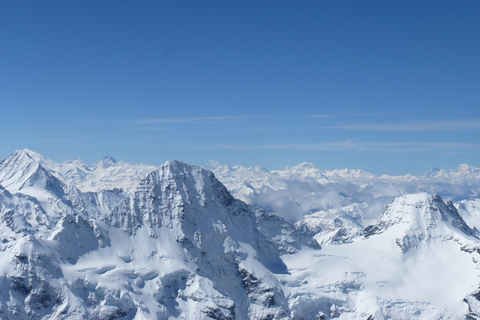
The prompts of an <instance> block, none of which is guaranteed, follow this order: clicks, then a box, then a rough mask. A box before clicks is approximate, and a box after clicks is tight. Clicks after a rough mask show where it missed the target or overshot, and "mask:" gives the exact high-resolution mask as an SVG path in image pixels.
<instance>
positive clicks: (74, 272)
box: [0, 149, 480, 320]
mask: <svg viewBox="0 0 480 320" xmlns="http://www.w3.org/2000/svg"><path fill="white" fill-rule="evenodd" d="M479 191H480V169H477V168H474V167H471V166H467V165H461V166H460V167H459V168H458V169H455V170H439V169H432V170H430V171H429V172H427V173H425V174H424V175H421V176H412V175H406V176H397V177H394V176H375V175H373V174H370V173H368V172H365V171H361V170H347V169H344V170H333V171H322V170H319V169H317V168H315V167H314V166H313V165H311V164H308V163H302V164H300V165H298V166H295V167H291V168H286V169H285V170H278V171H268V170H266V169H265V168H263V167H259V166H257V167H251V168H244V167H240V166H236V167H228V166H221V167H218V168H216V169H215V170H213V171H208V170H205V169H204V168H202V167H199V166H195V165H190V164H186V163H183V162H181V161H168V162H166V163H165V164H163V165H161V166H160V167H153V166H148V165H134V164H128V163H125V162H122V161H118V162H117V161H116V160H115V159H113V158H112V157H111V156H107V157H105V158H103V159H101V160H100V161H98V162H97V163H95V164H94V165H91V166H90V165H87V164H85V163H84V162H82V161H80V160H72V161H66V162H63V163H57V162H54V161H52V160H50V159H45V158H44V157H43V156H41V155H40V154H38V153H35V152H33V151H31V150H27V149H25V150H17V151H15V152H14V153H13V154H12V155H11V156H10V157H8V158H7V159H5V160H3V161H2V162H0V319H370V320H373V319H480V285H479V281H480V264H479V263H480V233H479V231H478V230H477V228H476V227H478V226H480V225H479V224H478V223H479V222H480V199H479V198H478V195H479Z"/></svg>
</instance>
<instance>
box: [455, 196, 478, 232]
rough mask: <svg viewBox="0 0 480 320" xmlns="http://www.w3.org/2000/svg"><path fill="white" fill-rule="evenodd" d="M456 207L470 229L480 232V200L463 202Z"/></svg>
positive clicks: (456, 204)
mask: <svg viewBox="0 0 480 320" xmlns="http://www.w3.org/2000/svg"><path fill="white" fill-rule="evenodd" d="M454 205H455V208H457V210H458V212H459V214H460V215H461V216H462V217H463V219H465V221H466V222H467V224H468V225H469V226H470V227H472V228H477V229H479V230H480V198H476V199H468V200H462V201H459V202H456V203H455V204H454Z"/></svg>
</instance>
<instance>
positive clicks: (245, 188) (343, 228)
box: [214, 163, 480, 243]
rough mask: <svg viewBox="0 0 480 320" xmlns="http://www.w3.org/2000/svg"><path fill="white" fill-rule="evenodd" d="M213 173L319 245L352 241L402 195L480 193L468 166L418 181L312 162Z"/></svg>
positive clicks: (455, 197)
mask: <svg viewBox="0 0 480 320" xmlns="http://www.w3.org/2000/svg"><path fill="white" fill-rule="evenodd" d="M214 172H215V175H216V176H217V177H218V179H219V180H220V181H222V183H224V184H225V186H226V187H227V188H228V189H229V190H230V191H231V192H232V194H233V195H234V196H235V197H237V198H239V199H241V200H243V201H245V202H246V203H248V204H251V205H254V206H256V207H260V208H263V209H264V210H266V211H268V212H275V213H276V214H278V215H280V216H282V217H283V218H285V219H286V220H288V221H290V222H293V223H296V224H297V226H298V228H301V229H302V230H304V231H306V232H308V233H310V234H311V235H315V237H316V239H317V240H318V241H320V242H321V243H341V242H349V241H351V240H352V239H353V238H354V237H356V236H357V235H358V234H359V233H360V231H361V230H362V229H363V228H364V227H366V226H367V225H369V224H371V223H373V222H374V221H375V220H376V219H377V218H378V217H379V216H380V214H381V213H382V211H383V209H384V208H385V206H386V205H387V204H388V203H390V202H391V201H392V199H394V198H395V197H399V196H402V195H404V194H410V193H422V192H427V193H431V194H439V195H440V196H441V197H442V198H444V199H447V200H452V201H454V202H459V201H462V200H465V199H467V200H470V199H475V198H478V196H479V194H480V175H479V172H480V169H477V168H474V167H472V166H468V165H460V166H459V168H458V169H455V170H439V169H432V170H430V172H428V173H426V174H423V175H420V176H413V175H405V176H387V175H382V176H375V175H373V174H371V173H369V172H365V171H363V170H350V169H341V170H332V171H322V170H319V169H317V168H315V167H314V166H313V165H312V164H309V163H302V164H299V165H298V166H294V167H287V168H285V169H284V170H273V171H268V170H266V169H265V168H262V167H258V166H255V167H251V168H245V167H242V166H235V167H229V166H220V167H218V168H216V169H215V170H214ZM477 216H478V215H477Z"/></svg>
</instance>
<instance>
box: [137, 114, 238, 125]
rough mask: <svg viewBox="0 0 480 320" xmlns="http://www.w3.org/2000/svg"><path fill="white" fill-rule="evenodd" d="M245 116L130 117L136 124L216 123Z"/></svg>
mask: <svg viewBox="0 0 480 320" xmlns="http://www.w3.org/2000/svg"><path fill="white" fill-rule="evenodd" d="M244 118H245V117H235V116H217V117H179V118H145V119H132V120H130V123H136V124H183V123H218V122H226V121H232V120H241V119H244Z"/></svg>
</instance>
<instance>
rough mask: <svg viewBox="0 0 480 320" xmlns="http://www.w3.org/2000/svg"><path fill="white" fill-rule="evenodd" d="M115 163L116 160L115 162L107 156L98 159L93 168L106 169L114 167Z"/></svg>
mask: <svg viewBox="0 0 480 320" xmlns="http://www.w3.org/2000/svg"><path fill="white" fill-rule="evenodd" d="M116 163H117V160H115V159H114V158H113V157H112V156H111V155H108V156H105V157H103V158H102V159H100V161H98V162H97V163H96V164H95V165H94V166H95V167H101V168H104V169H106V168H109V167H111V166H113V165H115V164H116Z"/></svg>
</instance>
